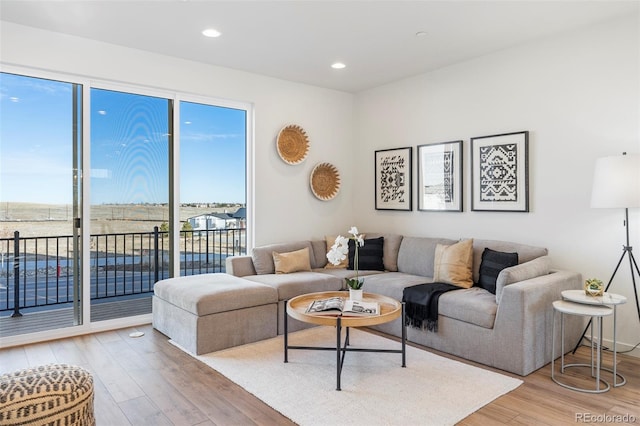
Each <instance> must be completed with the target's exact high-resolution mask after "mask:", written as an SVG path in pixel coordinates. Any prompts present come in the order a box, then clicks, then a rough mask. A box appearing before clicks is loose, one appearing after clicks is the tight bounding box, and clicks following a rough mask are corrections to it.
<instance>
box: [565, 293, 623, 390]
mask: <svg viewBox="0 0 640 426" xmlns="http://www.w3.org/2000/svg"><path fill="white" fill-rule="evenodd" d="M562 298H563V299H565V300H569V301H571V302H576V303H584V304H586V305H605V306H612V307H613V369H610V368H604V367H603V368H602V369H603V370H605V371H609V372H610V373H613V387H614V388H616V387H618V386H622V385H624V384H625V383H627V379H625V377H624V376H622V375H621V374H618V371H617V366H618V362H617V353H618V351H617V348H616V341H617V330H618V327H617V318H616V317H617V309H616V308H617V306H618V305H623V304H625V303H627V298H626V297H624V296H622V295H620V294H614V293H603V294H602V296H587V294H586V293H585V292H584V290H565V291H563V292H562ZM618 378H620V382H618Z"/></svg>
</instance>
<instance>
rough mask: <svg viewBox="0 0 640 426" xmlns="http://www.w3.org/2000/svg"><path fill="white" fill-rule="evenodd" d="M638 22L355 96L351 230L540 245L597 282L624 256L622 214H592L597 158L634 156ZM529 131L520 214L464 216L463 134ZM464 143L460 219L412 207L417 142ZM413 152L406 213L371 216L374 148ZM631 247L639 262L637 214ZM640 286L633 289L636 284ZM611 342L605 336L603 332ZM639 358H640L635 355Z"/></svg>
mask: <svg viewBox="0 0 640 426" xmlns="http://www.w3.org/2000/svg"><path fill="white" fill-rule="evenodd" d="M639 22H640V17H631V18H628V19H622V20H616V21H615V22H610V23H606V24H603V25H599V26H597V27H595V26H594V27H590V28H588V29H583V30H581V31H577V32H572V33H568V34H563V35H560V36H556V37H554V38H549V39H545V40H541V41H538V42H536V43H531V44H528V45H525V46H521V47H519V48H514V49H509V50H505V51H501V52H498V53H495V54H492V55H488V56H484V57H480V58H477V59H474V60H470V61H468V62H465V63H461V64H457V65H455V66H451V67H448V68H445V69H441V70H438V71H435V72H430V73H427V74H424V75H420V76H416V77H414V78H410V79H407V80H403V81H399V82H396V83H394V84H389V85H386V86H383V87H378V88H375V89H373V90H369V91H366V92H363V93H360V94H358V95H357V96H356V107H355V111H356V113H355V120H356V135H357V144H358V151H359V152H360V153H362V156H363V158H362V163H361V164H362V166H361V169H360V172H359V173H358V175H357V176H356V185H357V186H358V187H360V188H364V189H365V190H363V191H358V192H355V193H354V194H355V197H356V199H355V205H356V206H358V212H359V214H358V216H359V218H360V219H359V220H358V223H357V225H358V226H360V227H361V228H362V229H381V228H384V229H387V230H392V231H396V232H399V233H403V234H407V235H425V236H442V237H450V238H461V237H476V238H490V239H505V240H511V241H518V242H522V243H527V244H532V245H541V246H545V247H548V249H549V252H550V255H551V258H552V260H553V263H554V266H555V267H556V268H563V269H569V270H574V271H578V272H580V273H582V274H583V276H584V277H585V278H589V277H599V278H600V279H602V280H603V281H605V283H606V282H607V281H608V280H609V278H610V276H611V274H612V272H613V269H614V267H615V265H616V263H617V261H618V259H619V257H620V256H621V254H622V244H623V243H624V238H625V234H624V227H623V217H624V211H623V210H607V209H591V208H590V207H589V203H590V193H591V183H592V182H591V180H592V176H593V169H594V164H595V161H596V159H597V158H598V157H602V156H607V155H619V154H621V153H622V152H623V151H627V152H629V153H638V154H640V125H639V117H640V106H639V104H640V102H639V99H640V84H639V81H640V66H639V63H640V42H639V37H640V32H639ZM522 130H528V131H530V139H529V162H530V171H529V177H530V186H529V191H530V210H531V211H530V213H506V212H499V213H497V212H472V211H471V199H470V173H469V166H470V161H469V151H470V140H469V139H470V138H471V137H474V136H484V135H493V134H498V133H506V132H514V131H522ZM459 139H463V140H464V167H463V168H464V173H465V175H464V179H463V180H464V212H463V213H437V212H435V213H434V212H420V211H415V209H416V208H417V204H416V203H417V201H416V195H415V191H416V188H415V183H416V176H417V168H416V167H417V166H416V164H415V163H416V160H415V158H416V156H417V153H416V148H415V147H416V146H417V145H419V144H425V143H435V142H445V141H451V140H459ZM404 146H412V147H414V186H413V190H414V211H413V212H386V211H384V212H383V211H374V209H373V207H374V189H373V183H372V177H373V174H374V168H373V151H375V150H377V149H386V148H393V147H404ZM638 210H640V209H635V211H632V212H631V216H632V217H631V218H630V224H631V234H632V235H631V240H632V241H631V245H632V246H633V245H635V246H636V247H638V250H637V252H638V253H636V256H640V215H639V214H638V213H639V212H638ZM627 262H628V260H626V261H625V264H624V265H623V266H622V267H621V270H620V271H619V272H618V274H617V276H616V280H615V281H614V284H613V285H612V287H611V288H610V290H611V291H614V292H616V293H620V294H624V295H626V296H627V297H628V298H629V299H630V303H629V304H627V305H625V306H623V307H622V308H621V309H620V315H619V319H620V318H622V320H621V321H620V322H619V328H618V330H619V339H618V340H619V341H621V342H624V343H626V344H627V345H635V344H636V343H638V342H640V323H639V320H638V315H637V311H636V307H635V303H633V301H634V300H635V297H634V295H633V291H632V286H631V282H630V272H629V270H630V268H629V265H628V263H627ZM637 285H638V287H639V289H640V282H638V283H637ZM609 335H610V334H609ZM639 353H640V352H639Z"/></svg>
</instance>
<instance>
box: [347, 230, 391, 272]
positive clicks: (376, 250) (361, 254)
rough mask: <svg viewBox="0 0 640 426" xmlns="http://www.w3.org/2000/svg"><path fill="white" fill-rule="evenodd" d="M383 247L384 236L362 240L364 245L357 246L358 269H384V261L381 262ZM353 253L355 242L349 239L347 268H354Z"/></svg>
mask: <svg viewBox="0 0 640 426" xmlns="http://www.w3.org/2000/svg"><path fill="white" fill-rule="evenodd" d="M383 248H384V237H380V238H370V239H368V240H364V245H363V246H362V247H358V270H359V271H384V263H383V262H382V249H383ZM355 253H356V246H355V242H354V241H353V240H349V266H348V267H347V269H351V270H353V269H354V265H353V260H354V257H355Z"/></svg>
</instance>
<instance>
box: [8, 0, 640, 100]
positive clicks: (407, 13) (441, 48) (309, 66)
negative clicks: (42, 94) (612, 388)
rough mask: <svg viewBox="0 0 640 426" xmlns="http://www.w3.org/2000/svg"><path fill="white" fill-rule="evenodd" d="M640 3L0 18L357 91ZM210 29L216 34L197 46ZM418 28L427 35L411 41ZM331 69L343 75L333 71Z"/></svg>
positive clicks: (93, 6)
mask: <svg viewBox="0 0 640 426" xmlns="http://www.w3.org/2000/svg"><path fill="white" fill-rule="evenodd" d="M639 5H640V1H639V0H628V1H614V0H602V1H593V0H590V1H582V0H567V1H549V0H537V1H523V0H498V1H481V0H469V1H458V0H449V1H363V0H360V1H327V0H324V1H302V0H299V1H268V0H260V1H245V0H235V1H215V0H209V1H203V0H200V1H195V0H192V1H189V0H164V1H162V0H155V1H150V0H147V1H127V0H111V1H95V0H91V1H88V0H84V1H50V0H49V1H33V0H32V1H25V0H18V1H16V0H0V19H2V20H3V21H9V22H14V23H17V24H22V25H27V26H32V27H37V28H42V29H46V30H51V31H56V32H61V33H67V34H72V35H76V36H80V37H85V38H90V39H94V40H100V41H104V42H107V43H112V44H117V45H121V46H127V47H131V48H135V49H141V50H147V51H151V52H156V53H160V54H164V55H169V56H175V57H179V58H183V59H188V60H193V61H198V62H203V63H207V64H213V65H218V66H223V67H228V68H233V69H238V70H244V71H249V72H252V73H257V74H262V75H267V76H271V77H276V78H281V79H285V80H290V81H296V82H301V83H307V84H311V85H315V86H321V87H326V88H332V89H337V90H343V91H348V92H358V91H361V90H365V89H368V88H371V87H375V86H378V85H381V84H385V83H388V82H392V81H395V80H399V79H402V78H405V77H409V76H412V75H417V74H420V73H424V72H427V71H430V70H433V69H437V68H440V67H444V66H447V65H449V64H453V63H457V62H460V61H464V60H466V59H469V58H473V57H477V56H481V55H485V54H487V53H490V52H494V51H497V50H501V49H505V48H508V47H511V46H515V45H518V44H522V43H527V42H529V41H531V40H535V39H539V38H542V37H548V36H550V35H552V34H556V33H559V32H563V31H569V30H572V29H575V28H578V27H582V26H587V25H591V24H594V23H596V22H599V21H605V20H609V19H613V18H616V17H621V16H625V15H635V16H640V8H639ZM207 27H214V28H216V29H218V30H219V31H221V32H222V36H221V37H219V38H216V39H208V38H205V37H203V36H202V35H201V31H202V30H203V29H205V28H207ZM419 31H424V32H426V36H422V37H418V36H416V33H417V32H419ZM0 59H2V58H1V56H0ZM335 61H342V62H344V63H345V64H346V65H347V67H346V68H345V69H343V70H334V69H332V68H330V64H331V63H333V62H335Z"/></svg>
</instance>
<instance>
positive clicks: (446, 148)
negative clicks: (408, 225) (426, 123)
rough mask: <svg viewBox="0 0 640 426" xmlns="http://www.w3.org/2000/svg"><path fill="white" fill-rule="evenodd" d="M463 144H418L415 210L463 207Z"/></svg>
mask: <svg viewBox="0 0 640 426" xmlns="http://www.w3.org/2000/svg"><path fill="white" fill-rule="evenodd" d="M462 147H463V142H462V141H461V140H458V141H451V142H440V143H433V144H425V145H418V149H417V155H418V179H417V184H416V187H417V191H416V194H417V198H418V210H420V211H442V212H461V211H462V210H463V194H462V167H463V161H462Z"/></svg>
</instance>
